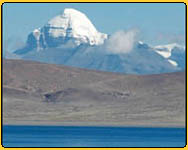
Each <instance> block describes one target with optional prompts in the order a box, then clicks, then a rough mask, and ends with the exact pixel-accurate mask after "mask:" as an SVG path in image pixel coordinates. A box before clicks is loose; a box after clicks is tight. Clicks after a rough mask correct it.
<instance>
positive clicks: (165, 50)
mask: <svg viewBox="0 0 188 150" xmlns="http://www.w3.org/2000/svg"><path fill="white" fill-rule="evenodd" d="M175 48H178V49H180V50H182V49H183V50H185V47H184V46H181V45H179V44H177V43H172V44H167V45H158V46H154V49H155V50H156V52H157V53H158V54H160V55H162V56H163V57H165V58H169V57H170V56H171V52H172V50H173V49H175Z"/></svg>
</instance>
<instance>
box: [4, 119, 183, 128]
mask: <svg viewBox="0 0 188 150" xmlns="http://www.w3.org/2000/svg"><path fill="white" fill-rule="evenodd" d="M2 125H3V126H6V125H8V126H73V127H133V128H134V127H141V128H142V127H145V128H147V127H148V128H186V125H180V124H179V125H178V124H177V123H171V124H170V123H159V122H158V123H157V124H156V123H133V122H129V123H123V122H113V123H112V122H108V123H104V122H68V121H66V122H60V121H55V122H53V121H18V120H14V121H6V122H5V123H3V122H2Z"/></svg>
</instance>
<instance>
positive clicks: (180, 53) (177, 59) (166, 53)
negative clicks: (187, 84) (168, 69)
mask: <svg viewBox="0 0 188 150" xmlns="http://www.w3.org/2000/svg"><path fill="white" fill-rule="evenodd" d="M154 49H155V51H156V52H157V53H158V54H160V55H161V56H163V57H164V58H166V59H167V60H168V61H169V62H170V63H171V64H172V65H174V66H176V67H181V68H185V47H184V46H181V45H179V44H177V43H172V44H167V45H158V46H154Z"/></svg>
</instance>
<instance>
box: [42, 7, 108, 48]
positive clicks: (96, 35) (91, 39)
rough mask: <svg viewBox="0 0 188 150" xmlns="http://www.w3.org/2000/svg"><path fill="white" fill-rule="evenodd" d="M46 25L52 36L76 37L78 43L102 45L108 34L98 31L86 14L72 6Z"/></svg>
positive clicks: (75, 41) (75, 40)
mask: <svg viewBox="0 0 188 150" xmlns="http://www.w3.org/2000/svg"><path fill="white" fill-rule="evenodd" d="M45 27H46V28H49V30H48V33H49V35H50V36H52V37H54V38H58V37H67V38H74V43H75V44H76V45H80V44H81V43H87V44H89V45H100V44H103V42H104V40H105V39H106V38H107V34H104V33H100V32H98V31H97V29H96V28H95V27H94V25H93V24H92V23H91V21H90V20H89V19H88V17H87V16H86V15H85V14H83V13H81V12H80V11H77V10H75V9H72V8H66V9H65V10H64V12H63V13H62V14H60V15H58V16H56V17H54V18H53V19H51V20H50V21H49V22H48V23H47V25H46V26H45Z"/></svg>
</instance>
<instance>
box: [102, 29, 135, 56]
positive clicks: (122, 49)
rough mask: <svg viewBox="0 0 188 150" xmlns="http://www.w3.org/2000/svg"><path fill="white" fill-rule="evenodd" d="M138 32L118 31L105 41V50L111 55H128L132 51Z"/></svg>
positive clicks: (133, 30)
mask: <svg viewBox="0 0 188 150" xmlns="http://www.w3.org/2000/svg"><path fill="white" fill-rule="evenodd" d="M137 33H138V30H137V29H132V30H128V31H118V32H115V33H114V34H112V35H111V36H110V37H109V39H108V40H107V41H106V44H105V46H106V48H107V50H108V51H109V52H111V53H115V54H116V53H128V52H130V51H131V50H132V49H133V46H134V43H135V41H136V36H137Z"/></svg>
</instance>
